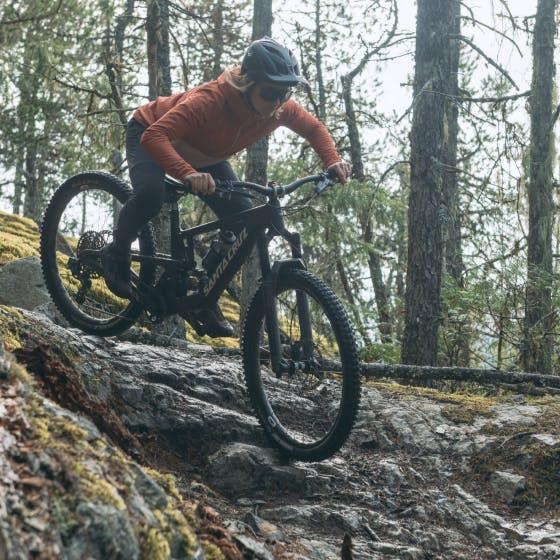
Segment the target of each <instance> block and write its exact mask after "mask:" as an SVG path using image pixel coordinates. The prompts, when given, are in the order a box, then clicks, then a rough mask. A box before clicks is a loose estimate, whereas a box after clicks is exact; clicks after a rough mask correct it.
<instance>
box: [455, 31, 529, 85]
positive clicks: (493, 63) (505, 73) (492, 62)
mask: <svg viewBox="0 0 560 560" xmlns="http://www.w3.org/2000/svg"><path fill="white" fill-rule="evenodd" d="M452 36H453V37H455V38H456V39H459V40H461V41H463V43H466V44H467V45H469V47H471V49H473V50H474V51H476V52H477V53H478V54H479V55H480V56H481V57H482V58H484V60H486V62H488V64H490V65H491V66H493V67H494V68H496V70H498V72H500V73H501V74H502V75H503V76H504V77H505V78H506V79H507V81H508V82H509V83H510V84H511V85H512V86H513V87H514V88H515V89H517V90H518V89H519V87H518V86H517V84H516V83H515V81H514V79H513V78H512V77H511V76H510V75H509V72H508V71H507V70H506V69H505V68H503V67H502V66H501V65H500V64H498V63H497V62H496V61H495V60H494V59H493V58H491V57H489V56H488V55H487V54H486V53H485V52H484V51H483V50H482V49H481V48H480V47H477V46H476V45H475V44H474V43H473V42H472V41H471V40H470V39H469V38H468V37H465V36H464V35H452Z"/></svg>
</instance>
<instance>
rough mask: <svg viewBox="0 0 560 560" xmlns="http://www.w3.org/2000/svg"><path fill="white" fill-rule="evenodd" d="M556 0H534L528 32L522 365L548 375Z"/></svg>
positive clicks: (549, 363)
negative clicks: (528, 136) (530, 73)
mask: <svg viewBox="0 0 560 560" xmlns="http://www.w3.org/2000/svg"><path fill="white" fill-rule="evenodd" d="M555 8H556V0H539V2H538V5H537V15H536V20H535V29H534V36H533V79H532V85H531V92H532V93H531V149H530V155H531V157H530V171H529V184H528V187H527V188H528V197H529V236H528V246H527V293H526V303H525V345H524V349H523V352H522V359H523V365H524V369H525V370H527V371H539V372H541V373H545V374H548V373H550V371H551V359H552V335H553V333H552V329H553V323H554V321H553V311H552V222H553V202H552V156H553V130H552V129H553V124H554V123H553V122H552V93H553V87H554V74H555V68H554V38H555V34H556V23H555V19H554V17H555Z"/></svg>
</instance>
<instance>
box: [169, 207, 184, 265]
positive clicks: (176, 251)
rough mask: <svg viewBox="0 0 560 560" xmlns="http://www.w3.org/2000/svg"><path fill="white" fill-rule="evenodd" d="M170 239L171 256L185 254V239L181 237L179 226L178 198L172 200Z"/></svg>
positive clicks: (175, 256) (178, 256) (177, 256)
mask: <svg viewBox="0 0 560 560" xmlns="http://www.w3.org/2000/svg"><path fill="white" fill-rule="evenodd" d="M169 222H170V223H169V226H170V232H169V234H170V239H171V258H173V259H180V258H181V257H182V254H183V240H182V239H181V236H180V235H179V233H180V226H179V204H178V202H177V201H176V200H174V201H172V202H171V212H170V220H169Z"/></svg>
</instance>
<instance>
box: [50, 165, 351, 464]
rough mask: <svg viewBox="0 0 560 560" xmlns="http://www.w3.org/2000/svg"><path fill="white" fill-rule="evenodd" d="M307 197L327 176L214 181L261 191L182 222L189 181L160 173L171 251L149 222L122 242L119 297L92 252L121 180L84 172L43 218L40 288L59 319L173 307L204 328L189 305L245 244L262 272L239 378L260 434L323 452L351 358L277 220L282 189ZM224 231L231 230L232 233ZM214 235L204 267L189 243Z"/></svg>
mask: <svg viewBox="0 0 560 560" xmlns="http://www.w3.org/2000/svg"><path fill="white" fill-rule="evenodd" d="M308 183H313V184H314V189H313V192H312V194H311V195H310V196H308V197H307V199H306V200H305V203H306V204H309V203H310V202H311V201H312V199H314V198H315V197H317V196H319V195H320V194H322V193H323V192H325V190H326V189H327V188H328V187H331V186H333V185H334V184H335V180H334V179H333V178H332V177H330V176H329V175H328V174H326V173H320V174H318V175H311V176H308V177H304V178H301V179H298V180H296V181H294V182H293V183H290V184H287V185H283V186H281V185H276V184H274V183H269V184H268V185H267V186H265V185H258V184H255V183H250V182H245V181H235V182H231V181H222V182H220V181H216V193H215V196H219V197H222V198H225V199H226V200H228V199H231V197H234V196H249V197H252V198H255V197H256V195H260V196H261V197H263V196H264V197H266V198H265V200H266V201H265V202H262V200H263V199H262V198H261V199H260V202H259V203H258V204H257V205H255V206H253V207H252V208H250V209H248V210H244V211H242V212H239V213H237V214H233V215H231V216H229V217H227V218H224V219H220V220H214V221H210V222H208V223H204V224H202V225H198V226H196V227H191V228H188V229H182V228H181V225H180V215H179V200H180V198H181V197H182V196H184V195H186V194H188V193H189V192H190V186H189V185H185V184H182V183H178V182H176V181H174V180H172V179H166V201H167V202H168V203H169V204H170V231H169V235H170V247H171V252H170V254H163V253H159V252H157V250H156V243H155V241H154V234H153V231H152V227H151V225H149V224H148V225H147V226H145V227H144V228H143V229H142V231H140V232H138V241H137V243H135V244H134V245H133V247H132V249H131V262H132V265H131V278H132V286H133V288H132V294H133V295H132V298H131V299H130V300H128V299H121V298H118V297H117V296H115V295H114V294H113V293H112V292H110V291H109V289H108V288H107V286H106V284H105V282H104V279H103V264H102V259H101V252H102V249H103V247H105V245H107V244H108V243H110V242H111V240H112V236H113V227H114V224H115V223H116V217H117V216H118V211H119V208H120V206H121V205H122V204H123V203H124V202H125V201H126V200H127V198H128V197H129V196H130V195H131V193H132V191H131V189H130V187H129V186H128V185H127V184H126V183H124V182H123V181H121V180H120V179H118V178H117V177H114V176H113V175H110V174H108V173H103V172H93V171H92V172H85V173H80V174H78V175H75V176H73V177H71V178H70V179H68V180H67V181H66V182H65V183H63V184H62V185H61V186H60V187H59V188H58V189H57V191H56V192H55V194H54V195H53V197H52V199H51V201H50V203H49V205H48V207H47V209H46V211H45V215H44V218H43V222H42V227H41V262H42V269H43V274H44V278H45V282H46V285H47V288H48V291H49V293H50V295H51V297H52V299H53V301H54V303H55V304H56V306H57V308H58V309H59V310H60V312H61V313H62V315H63V316H64V317H65V318H66V319H67V320H68V322H69V323H70V324H71V325H72V326H74V327H77V328H79V329H81V330H82V331H84V332H86V333H90V334H95V335H99V336H112V335H116V334H119V333H121V332H123V331H124V330H126V329H127V328H129V327H130V326H131V325H133V324H134V323H135V321H136V320H137V319H138V318H139V317H140V315H141V314H142V313H143V312H144V313H145V314H146V315H147V317H148V319H149V320H151V321H152V322H158V321H161V320H162V319H163V318H164V317H167V316H169V315H171V314H174V313H178V314H180V315H182V316H183V317H185V318H186V319H187V320H189V319H190V321H191V323H192V324H193V326H194V328H195V330H197V332H198V333H199V334H204V326H203V325H200V324H197V323H196V321H195V320H194V319H193V317H192V313H193V312H195V311H196V310H198V309H201V308H202V307H204V306H207V305H209V304H215V303H216V302H217V301H218V298H219V297H220V295H221V294H222V293H223V292H224V290H225V289H226V287H227V285H228V284H229V282H230V281H231V280H232V279H233V277H234V275H235V274H236V273H237V272H238V271H239V270H240V268H241V266H242V265H243V263H244V262H245V260H246V259H247V258H248V257H249V256H250V254H251V252H252V250H253V248H254V247H256V248H257V253H258V256H259V262H260V272H261V279H260V281H259V282H258V286H257V287H256V291H255V293H254V296H253V298H252V300H251V302H250V304H249V305H248V308H247V311H246V314H245V317H244V318H243V327H242V334H241V352H242V358H243V367H244V374H245V381H246V385H247V389H248V393H249V396H250V400H251V403H252V406H253V408H254V410H255V412H256V416H257V418H258V420H259V422H260V424H261V425H262V427H263V428H264V431H265V433H266V435H267V436H268V438H269V440H270V441H271V442H272V444H274V446H276V447H277V448H278V449H279V451H280V452H281V453H282V454H284V455H286V456H289V457H291V458H294V459H299V460H305V461H315V460H322V459H325V458H327V457H329V456H331V455H332V454H334V453H335V452H336V451H338V450H339V449H340V447H341V446H342V445H343V444H344V442H345V441H346V439H347V437H348V435H349V433H350V431H351V429H352V426H353V424H354V421H355V418H356V413H357V410H358V405H359V399H360V364H359V361H358V356H357V350H356V342H355V338H354V333H353V330H352V328H351V325H350V322H349V320H348V317H347V314H346V312H345V310H344V308H343V306H342V304H341V303H340V301H339V299H338V298H337V296H336V295H335V294H334V292H333V291H332V290H331V289H330V288H329V287H328V286H327V285H326V284H325V283H324V282H323V281H322V280H320V279H319V278H317V277H316V276H314V275H313V274H312V273H310V272H309V271H308V270H307V269H306V265H305V263H304V260H303V258H302V247H301V241H300V236H299V234H298V233H296V232H290V231H288V230H287V229H286V227H285V224H284V214H285V209H284V208H283V207H282V205H281V204H280V198H281V197H283V196H286V195H289V194H291V193H293V192H294V191H296V190H297V189H299V188H300V187H302V186H303V185H305V184H308ZM232 229H233V230H235V231H237V234H236V235H234V234H233V233H232ZM208 235H213V236H215V237H214V239H213V241H212V243H218V244H219V248H220V252H218V253H217V254H218V258H217V259H215V261H216V262H215V264H214V267H213V268H212V269H210V270H208V269H207V268H205V267H203V266H201V265H200V262H199V261H200V258H199V257H197V255H196V251H195V244H196V243H197V242H198V243H199V242H200V238H201V237H203V236H208ZM276 237H278V238H281V239H284V240H285V241H286V242H287V243H288V246H289V250H290V252H291V253H290V254H291V257H290V258H286V259H281V260H277V261H275V262H271V258H270V254H269V245H270V242H271V241H272V240H273V239H274V238H276Z"/></svg>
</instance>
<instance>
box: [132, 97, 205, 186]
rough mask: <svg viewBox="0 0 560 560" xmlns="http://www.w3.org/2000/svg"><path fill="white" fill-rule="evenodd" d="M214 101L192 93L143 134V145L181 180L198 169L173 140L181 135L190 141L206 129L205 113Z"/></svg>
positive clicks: (141, 141)
mask: <svg viewBox="0 0 560 560" xmlns="http://www.w3.org/2000/svg"><path fill="white" fill-rule="evenodd" d="M212 102H213V99H212V98H211V97H209V96H208V95H198V94H193V95H189V96H188V97H187V98H186V99H185V100H184V101H182V102H181V103H178V104H177V105H176V106H175V107H173V109H171V110H169V111H167V113H165V114H164V115H163V116H162V117H161V118H160V119H159V120H157V121H156V122H155V123H153V124H152V125H151V126H149V127H148V128H147V129H146V130H145V131H144V134H142V138H141V140H140V144H141V146H142V148H144V149H145V150H146V152H148V154H149V155H150V156H151V158H152V159H153V160H154V161H155V162H156V163H157V164H158V165H159V166H160V167H161V168H163V169H164V170H165V171H166V172H167V173H169V175H171V176H172V177H175V178H176V179H178V180H180V181H183V180H184V179H185V177H186V176H187V175H191V174H193V173H196V170H195V169H194V168H193V167H192V165H190V164H189V163H188V162H186V161H185V160H184V159H183V158H182V157H181V156H180V155H179V154H178V153H177V151H176V150H175V148H174V147H173V144H172V142H173V141H174V140H177V139H179V138H181V139H184V140H186V141H188V140H189V138H196V136H197V135H198V134H200V133H201V131H202V130H204V123H203V122H201V121H202V119H201V115H204V114H206V113H207V110H208V104H211V103H212Z"/></svg>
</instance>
